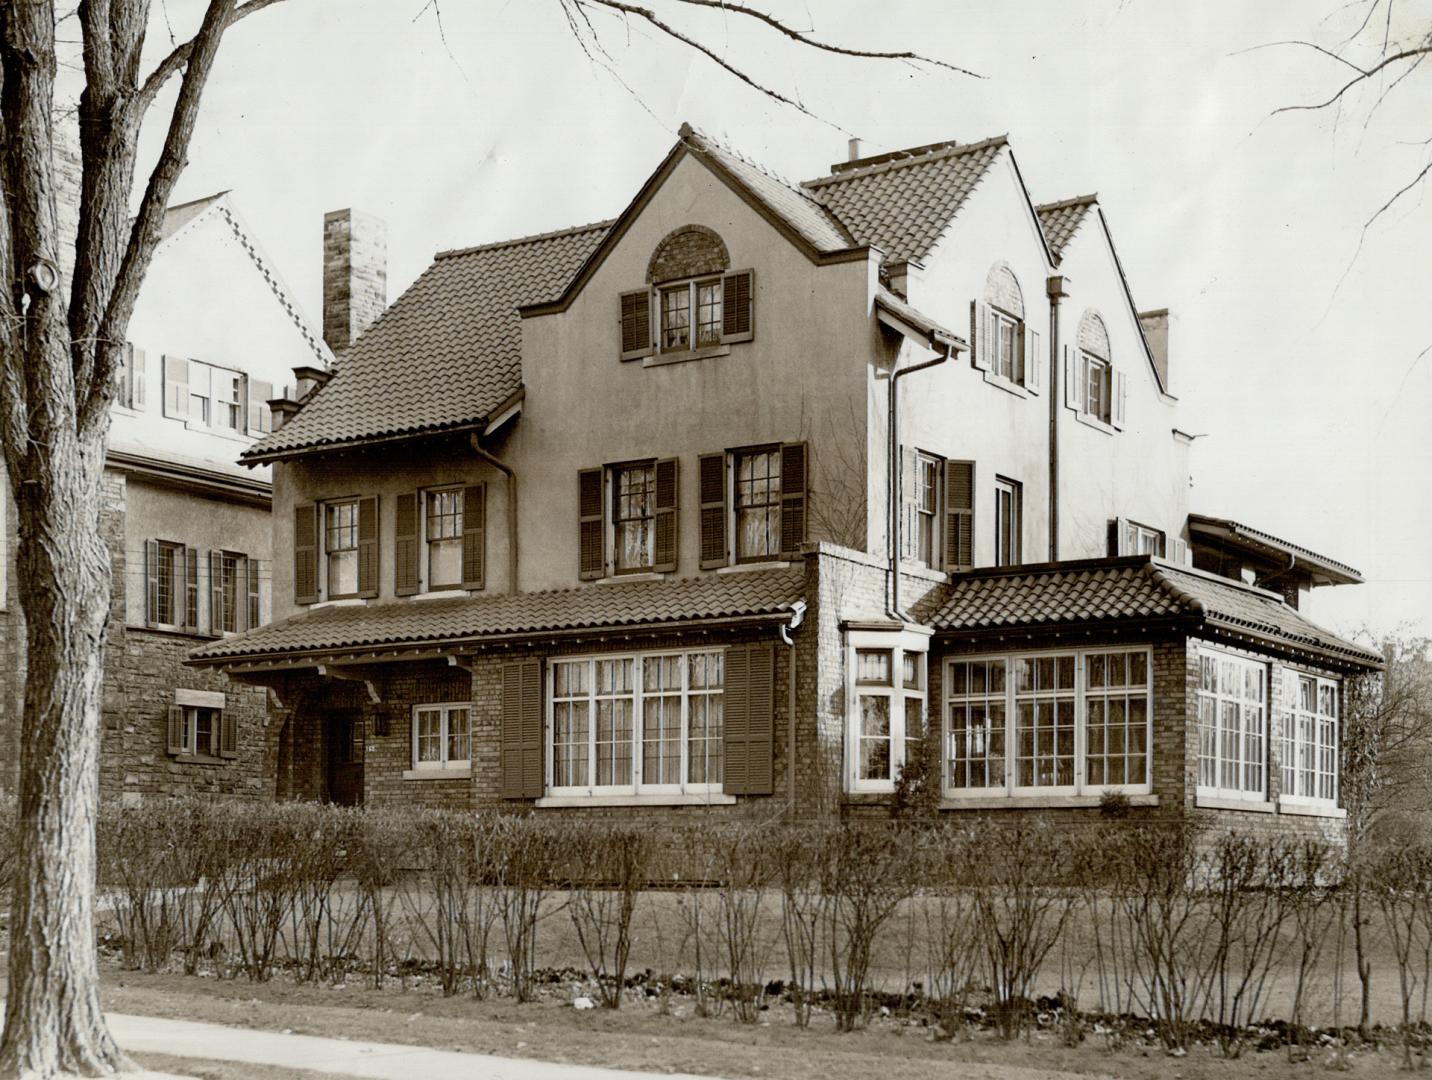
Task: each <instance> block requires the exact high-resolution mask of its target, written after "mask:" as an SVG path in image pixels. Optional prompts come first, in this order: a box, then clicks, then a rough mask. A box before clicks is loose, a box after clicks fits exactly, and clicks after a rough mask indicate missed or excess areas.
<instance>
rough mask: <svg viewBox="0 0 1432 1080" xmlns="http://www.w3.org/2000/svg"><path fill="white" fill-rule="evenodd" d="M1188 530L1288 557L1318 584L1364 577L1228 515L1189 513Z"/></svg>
mask: <svg viewBox="0 0 1432 1080" xmlns="http://www.w3.org/2000/svg"><path fill="white" fill-rule="evenodd" d="M1188 531H1189V538H1190V539H1191V540H1203V541H1205V542H1207V541H1209V540H1211V541H1213V542H1214V543H1215V544H1217V545H1219V546H1221V547H1227V548H1234V549H1237V550H1240V551H1244V552H1247V553H1248V554H1250V555H1254V556H1259V557H1262V558H1265V559H1266V558H1274V559H1276V558H1279V557H1285V558H1288V559H1290V560H1291V561H1292V563H1293V568H1294V569H1297V570H1301V571H1302V572H1303V573H1305V574H1307V575H1309V576H1310V577H1311V578H1312V579H1313V583H1314V584H1316V585H1358V584H1361V583H1362V580H1363V579H1362V574H1360V573H1359V572H1358V571H1356V570H1354V569H1353V568H1352V567H1351V566H1349V565H1347V563H1341V562H1338V561H1337V560H1336V559H1330V558H1328V557H1327V556H1326V555H1319V554H1318V553H1317V552H1316V551H1310V550H1309V549H1308V548H1305V547H1301V546H1300V545H1298V544H1294V543H1291V542H1289V541H1287V540H1280V539H1279V538H1278V537H1276V536H1274V535H1272V534H1271V533H1266V532H1264V531H1263V530H1262V529H1255V528H1253V527H1252V526H1251V525H1243V524H1241V523H1240V522H1237V521H1231V520H1229V519H1228V518H1216V517H1208V516H1206V515H1204V514H1189V515H1188ZM1320 579H1321V580H1320Z"/></svg>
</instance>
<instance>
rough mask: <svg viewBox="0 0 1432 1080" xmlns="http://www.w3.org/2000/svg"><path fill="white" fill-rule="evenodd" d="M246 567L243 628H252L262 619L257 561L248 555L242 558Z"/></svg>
mask: <svg viewBox="0 0 1432 1080" xmlns="http://www.w3.org/2000/svg"><path fill="white" fill-rule="evenodd" d="M244 561H245V563H247V564H248V565H247V569H248V575H247V577H248V601H249V602H248V618H247V619H246V620H245V622H244V629H246V630H253V629H254V628H255V627H258V626H260V625H262V623H263V621H264V616H263V605H262V602H261V598H260V596H259V561H258V559H257V558H255V557H254V556H252V555H250V556H249V557H248V558H247V559H245V560H244Z"/></svg>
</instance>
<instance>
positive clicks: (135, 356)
mask: <svg viewBox="0 0 1432 1080" xmlns="http://www.w3.org/2000/svg"><path fill="white" fill-rule="evenodd" d="M148 362H149V361H148V357H147V356H146V355H145V352H144V350H143V349H136V348H135V347H134V346H133V345H131V346H130V347H129V407H130V408H131V409H143V408H144V406H145V405H146V404H147V403H148V400H149V386H148V383H147V381H146V379H145V376H146V374H147V371H146V367H147V365H148Z"/></svg>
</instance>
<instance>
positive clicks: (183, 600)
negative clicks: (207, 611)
mask: <svg viewBox="0 0 1432 1080" xmlns="http://www.w3.org/2000/svg"><path fill="white" fill-rule="evenodd" d="M197 556H198V552H197V551H196V552H195V568H194V569H195V573H194V578H197V577H198V565H197V562H198V559H197ZM144 573H145V579H146V582H147V585H148V588H147V591H146V594H145V603H144V622H145V625H146V626H156V627H162V628H165V629H182V628H184V627H186V626H197V625H198V623H199V611H198V607H199V604H198V583H197V581H195V582H194V584H193V587H192V589H191V586H190V580H191V579H190V575H189V558H188V548H187V547H186V546H185V545H184V544H178V543H175V542H173V541H171V540H150V541H147V542H146V543H145V545H144ZM191 592H192V594H193V599H194V605H193V608H194V610H193V611H192V612H190V611H189V610H188V607H189V597H190V594H191ZM191 616H192V617H191Z"/></svg>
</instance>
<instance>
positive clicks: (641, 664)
mask: <svg viewBox="0 0 1432 1080" xmlns="http://www.w3.org/2000/svg"><path fill="white" fill-rule="evenodd" d="M723 667H724V662H723V654H722V652H721V651H720V650H703V651H697V652H681V653H645V654H638V655H635V656H611V657H608V656H602V657H584V658H581V659H573V660H565V659H564V660H556V661H554V662H553V663H552V686H551V691H552V692H551V710H552V711H551V715H550V725H551V726H550V738H551V749H552V753H551V762H552V765H551V768H552V776H551V788H552V790H554V791H555V792H556V793H558V794H588V793H591V794H623V793H635V792H642V791H650V792H682V791H706V790H709V787H710V786H713V785H719V784H720V783H721V779H722V771H723V770H722V748H723V745H724V743H723V739H724V729H725V724H724V719H725V715H724V709H723V704H724V696H723V686H724V674H723Z"/></svg>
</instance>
